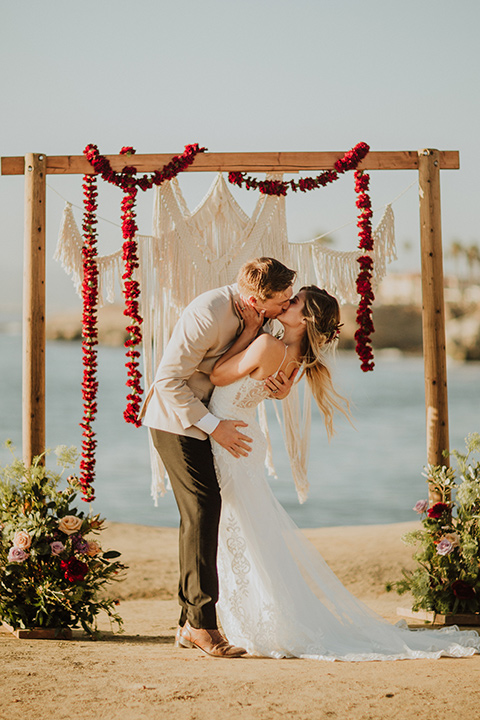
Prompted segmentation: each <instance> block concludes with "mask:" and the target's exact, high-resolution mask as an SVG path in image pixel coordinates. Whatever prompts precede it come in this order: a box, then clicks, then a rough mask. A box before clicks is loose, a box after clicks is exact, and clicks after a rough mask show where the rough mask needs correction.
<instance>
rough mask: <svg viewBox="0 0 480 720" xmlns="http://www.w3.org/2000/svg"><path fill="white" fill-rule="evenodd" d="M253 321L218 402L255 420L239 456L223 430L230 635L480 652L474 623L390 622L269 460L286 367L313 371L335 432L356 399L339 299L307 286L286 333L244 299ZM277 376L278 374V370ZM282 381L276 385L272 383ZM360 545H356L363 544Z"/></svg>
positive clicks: (338, 654) (295, 646)
mask: <svg viewBox="0 0 480 720" xmlns="http://www.w3.org/2000/svg"><path fill="white" fill-rule="evenodd" d="M239 311H240V312H241V314H242V316H243V318H244V321H245V328H244V330H243V332H242V334H241V335H240V336H239V337H238V338H237V340H236V341H235V343H234V344H233V346H232V347H231V348H230V350H229V351H228V352H227V353H226V354H225V355H223V356H222V357H221V358H220V360H218V362H217V363H216V365H215V367H214V369H213V373H212V374H211V376H210V379H211V381H212V382H213V384H214V385H215V386H216V388H215V390H214V392H213V395H212V398H211V401H210V406H209V409H210V411H211V412H212V413H214V414H215V415H216V416H217V417H222V418H224V419H238V420H244V421H245V422H246V423H248V434H249V435H250V436H251V438H252V440H253V444H252V450H251V452H250V453H247V452H245V453H244V452H243V451H239V454H238V456H237V457H232V455H231V454H230V453H229V452H228V451H227V450H225V449H224V448H223V447H221V446H220V445H219V444H218V443H215V442H213V443H212V446H213V455H214V461H215V467H216V472H217V477H218V480H219V484H220V488H221V495H222V514H221V520H220V531H219V545H218V574H219V587H220V598H219V602H218V606H217V607H218V614H219V619H220V622H221V624H222V627H223V630H224V632H225V634H226V636H227V637H228V638H229V641H230V642H232V643H234V644H235V645H238V646H241V647H244V648H246V650H247V652H249V653H250V654H255V655H261V656H267V657H273V658H284V657H298V658H311V659H316V660H344V661H360V660H398V659H406V658H430V659H432V658H438V657H441V656H442V655H447V656H451V657H461V656H466V655H472V654H473V653H475V652H480V637H479V636H478V634H477V633H476V632H474V631H471V632H466V631H459V630H458V628H456V627H453V628H446V629H444V630H417V631H415V630H409V629H408V627H407V625H406V623H405V622H403V625H400V624H398V625H395V626H393V625H390V624H389V623H387V622H386V621H385V620H384V619H383V618H382V617H380V616H379V615H376V614H375V613H374V612H373V611H371V610H370V609H369V608H368V607H366V606H365V605H363V604H362V603H361V602H360V601H359V600H357V599H356V598H355V597H354V596H353V595H351V594H350V593H349V592H348V590H347V589H346V588H345V587H344V586H343V585H342V583H341V582H340V581H339V580H338V578H337V577H336V576H335V575H334V573H333V572H332V571H331V570H330V568H329V567H328V565H327V564H326V563H325V561H324V560H323V558H322V557H321V555H320V554H319V553H318V552H317V551H316V550H315V548H314V547H313V546H312V545H311V544H310V543H309V542H308V541H307V540H306V539H305V538H304V536H303V534H302V533H301V531H300V530H299V529H298V528H297V527H296V525H295V524H294V523H293V521H292V520H291V519H290V517H289V516H288V515H287V513H286V512H285V510H284V509H283V508H282V506H281V505H280V504H279V503H278V502H277V500H276V499H275V497H274V495H273V494H272V492H271V490H270V486H269V484H268V482H267V479H266V477H265V473H264V471H263V467H264V459H265V453H266V440H265V437H264V435H263V433H262V431H261V430H260V427H259V426H258V424H257V422H256V419H255V414H256V407H257V405H258V404H259V403H260V402H261V401H262V400H264V399H265V397H267V396H268V395H269V393H270V392H271V391H272V389H274V387H275V386H274V385H273V384H271V383H269V381H268V378H269V377H272V376H274V375H275V374H276V373H278V372H279V371H280V370H282V371H283V372H285V374H286V375H287V376H289V375H290V374H291V373H292V371H293V369H294V368H295V367H298V366H300V368H301V369H302V370H303V371H304V373H305V376H306V379H307V382H308V383H309V385H310V388H311V390H312V393H313V396H314V398H315V400H316V402H317V404H318V406H319V408H320V410H321V412H322V414H323V416H324V419H325V425H326V430H327V434H328V435H329V436H331V435H332V433H333V414H334V412H335V410H338V411H341V412H343V413H344V414H346V415H348V404H347V403H346V401H345V400H344V399H343V398H342V397H341V396H340V395H339V394H338V393H337V392H336V391H335V389H334V387H333V384H332V380H331V375H330V372H329V370H328V368H327V367H326V365H325V362H324V359H323V355H324V353H325V350H326V349H328V348H329V346H332V345H333V344H334V343H335V340H336V338H337V337H338V331H339V327H340V312H339V307H338V303H337V301H336V299H335V298H334V297H332V296H331V295H329V294H328V293H327V292H326V291H325V290H321V289H319V288H317V287H315V286H313V285H310V286H308V287H303V288H302V289H301V290H300V292H299V293H298V294H297V295H296V296H295V297H294V298H293V299H292V302H291V304H290V306H289V308H288V309H287V310H285V311H284V312H283V313H282V314H281V315H280V316H279V317H278V320H279V321H280V322H281V323H282V325H283V327H284V334H283V337H282V339H278V338H275V337H272V336H271V335H268V334H261V335H259V336H258V337H257V338H256V339H253V338H255V336H256V335H257V332H258V330H259V329H260V327H261V325H262V322H263V316H262V314H261V313H260V314H258V313H257V312H256V311H255V310H254V309H253V308H250V307H249V306H248V305H246V306H244V307H239ZM266 379H267V380H266ZM269 385H270V389H269ZM352 552H355V549H354V548H352Z"/></svg>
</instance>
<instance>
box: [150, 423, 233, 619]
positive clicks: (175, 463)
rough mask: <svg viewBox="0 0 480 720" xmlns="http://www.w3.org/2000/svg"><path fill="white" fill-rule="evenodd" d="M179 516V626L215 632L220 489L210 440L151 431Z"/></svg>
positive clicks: (151, 429)
mask: <svg viewBox="0 0 480 720" xmlns="http://www.w3.org/2000/svg"><path fill="white" fill-rule="evenodd" d="M150 432H151V435H152V440H153V444H154V445H155V448H156V450H157V452H158V454H159V455H160V457H161V458H162V461H163V464H164V465H165V468H166V470H167V473H168V476H169V478H170V482H171V484H172V489H173V492H174V494H175V499H176V501H177V505H178V509H179V511H180V535H179V561H180V582H179V591H178V598H179V603H180V606H181V608H182V611H181V615H180V621H179V624H180V625H184V624H185V622H186V620H188V621H189V623H190V625H192V627H195V628H207V629H208V628H216V627H217V616H216V611H215V604H216V602H217V600H218V575H217V544H218V523H219V520H220V506H221V498H220V489H219V487H218V481H217V476H216V475H215V468H214V465H213V457H212V449H211V446H210V440H197V438H191V437H185V436H184V435H175V434H173V433H168V432H164V431H163V430H156V429H154V428H150Z"/></svg>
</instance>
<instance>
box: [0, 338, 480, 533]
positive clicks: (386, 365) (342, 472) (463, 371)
mask: <svg viewBox="0 0 480 720" xmlns="http://www.w3.org/2000/svg"><path fill="white" fill-rule="evenodd" d="M0 344H1V355H0V403H1V412H0V439H1V441H2V445H3V440H5V439H7V438H11V439H12V440H13V442H14V444H15V445H16V446H17V447H18V448H19V449H20V448H21V395H22V393H21V337H20V335H19V334H18V333H17V332H16V331H15V329H14V328H12V330H11V332H10V334H8V333H4V334H1V335H0ZM123 363H124V360H123V351H122V349H121V348H100V352H99V379H100V394H99V408H100V410H99V413H98V416H97V421H96V431H97V439H98V454H97V480H96V495H97V500H96V501H95V502H94V503H93V505H92V509H93V510H94V511H96V512H101V513H102V515H104V516H106V517H107V518H108V519H109V520H112V521H119V522H132V523H139V524H144V525H167V526H174V525H176V524H177V522H178V514H177V510H176V507H175V502H174V499H173V496H172V493H171V492H169V493H168V494H167V496H166V497H164V498H163V499H160V500H159V506H158V507H157V508H156V507H154V505H153V501H152V499H151V497H150V466H149V453H148V443H147V437H146V429H145V428H140V429H136V428H134V427H133V426H130V425H126V424H125V423H124V421H123V417H122V413H123V398H124V383H125V369H124V364H123ZM333 371H334V378H335V382H336V387H337V389H338V390H339V391H340V392H342V393H343V394H344V395H346V396H347V397H349V399H350V400H351V402H352V403H353V407H354V418H355V426H356V429H353V428H351V427H350V426H349V425H348V424H347V423H346V422H345V421H343V420H342V419H339V420H338V422H337V435H336V436H335V438H334V439H333V440H332V442H331V443H330V444H329V443H328V442H327V440H326V435H325V430H324V428H323V423H322V420H321V417H320V414H319V413H318V412H317V410H316V408H315V409H314V412H313V418H312V436H311V454H310V470H309V475H310V482H311V490H310V497H309V499H308V501H307V502H306V503H305V504H304V505H299V504H298V501H297V499H296V493H295V489H294V485H293V480H292V478H291V475H290V470H289V465H288V459H287V456H286V452H285V449H284V447H283V440H282V436H281V432H280V429H279V427H278V425H277V422H276V420H275V419H274V416H273V412H272V408H271V407H270V405H271V403H268V406H269V407H268V413H269V417H270V420H271V421H270V428H271V436H272V445H273V448H274V453H275V457H276V468H277V473H278V475H279V480H272V488H273V490H274V492H275V494H276V496H277V497H278V499H279V500H280V502H281V503H282V504H283V505H284V507H285V508H286V509H287V510H288V512H289V513H290V514H291V516H292V517H293V519H294V520H295V522H296V523H297V524H298V525H299V526H300V527H317V526H326V525H355V524H358V525H360V524H375V523H390V522H401V521H404V520H413V519H415V517H416V516H415V515H414V513H412V510H411V508H412V506H413V504H414V503H415V502H416V501H417V500H418V499H419V498H422V497H425V496H426V484H425V479H424V478H423V477H422V475H421V473H422V469H423V465H424V463H425V444H426V440H425V420H424V418H425V408H424V388H423V360H422V358H417V357H404V356H400V355H397V354H394V353H389V352H384V353H383V354H382V353H378V354H377V357H376V368H375V371H374V372H373V373H366V374H364V373H362V372H361V371H360V369H359V363H358V361H357V358H356V356H355V355H353V354H347V353H345V354H339V356H338V357H337V359H336V361H335V365H334V368H333ZM81 373H82V362H81V348H80V345H79V344H77V343H62V342H51V343H48V345H47V446H48V447H52V448H53V447H55V446H56V445H60V444H62V445H76V446H77V447H81V431H80V428H79V427H78V423H79V421H80V419H81V410H82V402H81V392H80V381H81ZM448 381H449V404H450V439H451V446H452V447H456V448H459V449H462V448H463V445H464V442H463V441H464V437H465V436H466V435H467V434H468V433H469V432H473V431H480V364H478V363H470V364H455V363H453V362H451V363H450V364H449V371H448ZM19 454H21V453H19ZM9 458H10V454H9V452H8V451H6V450H5V448H3V447H2V448H1V450H0V464H2V465H4V464H6V463H8V462H9ZM53 464H54V459H53V458H52V462H51V466H52V467H53ZM79 502H80V501H79ZM80 504H81V503H80Z"/></svg>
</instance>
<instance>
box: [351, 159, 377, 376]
mask: <svg viewBox="0 0 480 720" xmlns="http://www.w3.org/2000/svg"><path fill="white" fill-rule="evenodd" d="M369 184H370V176H369V175H368V174H367V173H365V172H363V171H362V170H356V171H355V192H356V193H357V202H356V205H357V208H358V209H359V210H360V213H359V217H358V222H357V227H358V228H359V233H358V237H359V238H360V242H359V245H358V246H359V248H360V249H361V250H367V251H369V252H370V251H372V250H373V234H372V215H373V213H372V204H371V202H370V196H369V195H368V189H369ZM357 262H358V264H359V265H360V271H359V273H358V277H357V292H358V294H359V295H360V302H359V304H358V309H357V324H358V326H359V327H358V330H357V331H356V333H355V340H356V341H357V344H356V348H355V349H356V351H357V355H358V357H359V358H360V360H361V361H362V363H361V366H360V367H361V368H362V370H363V372H368V371H369V370H373V368H374V366H375V363H374V362H373V350H372V345H371V340H370V335H371V334H372V333H374V332H375V328H374V326H373V319H372V304H373V301H374V300H375V295H374V294H373V289H372V270H373V258H372V256H371V255H361V256H360V257H359V258H358V260H357Z"/></svg>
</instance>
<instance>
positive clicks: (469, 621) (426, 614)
mask: <svg viewBox="0 0 480 720" xmlns="http://www.w3.org/2000/svg"><path fill="white" fill-rule="evenodd" d="M397 615H401V616H402V617H405V618H410V619H413V620H423V621H424V622H428V623H433V624H435V625H469V626H470V627H471V626H474V625H480V614H479V613H459V614H456V615H452V614H450V613H449V614H447V615H442V614H441V613H434V612H432V611H430V610H412V609H411V608H397Z"/></svg>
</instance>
